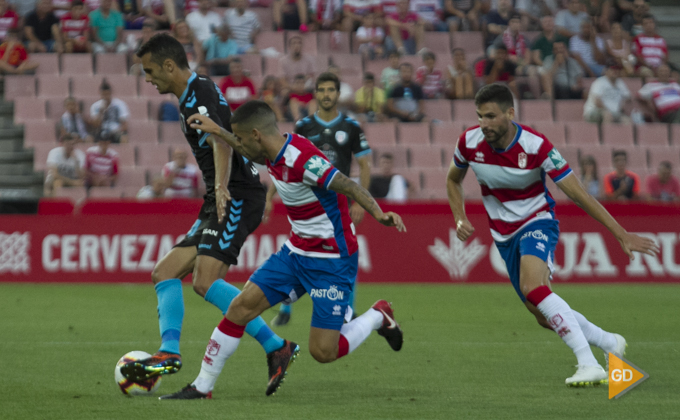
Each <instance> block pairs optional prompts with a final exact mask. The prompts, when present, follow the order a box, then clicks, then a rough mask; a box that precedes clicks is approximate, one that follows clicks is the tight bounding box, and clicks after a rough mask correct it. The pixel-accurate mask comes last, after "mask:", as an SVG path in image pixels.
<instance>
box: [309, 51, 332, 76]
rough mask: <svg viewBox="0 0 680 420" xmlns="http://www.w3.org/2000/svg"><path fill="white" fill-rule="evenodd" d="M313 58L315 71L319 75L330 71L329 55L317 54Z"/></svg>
mask: <svg viewBox="0 0 680 420" xmlns="http://www.w3.org/2000/svg"><path fill="white" fill-rule="evenodd" d="M313 58H314V70H316V74H317V75H319V74H320V73H323V72H325V71H327V70H328V64H329V63H330V55H329V54H316V55H314V56H313Z"/></svg>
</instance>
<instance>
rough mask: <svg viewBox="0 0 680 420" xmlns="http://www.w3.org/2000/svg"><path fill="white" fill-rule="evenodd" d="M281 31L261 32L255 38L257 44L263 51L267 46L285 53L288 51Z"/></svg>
mask: <svg viewBox="0 0 680 420" xmlns="http://www.w3.org/2000/svg"><path fill="white" fill-rule="evenodd" d="M282 35H283V34H282V33H281V32H265V31H263V32H260V33H259V34H258V35H257V39H255V46H256V47H257V49H258V50H260V51H262V50H264V49H265V48H274V49H275V50H276V51H278V52H280V53H281V54H284V53H285V52H286V47H285V40H284V37H283V36H282Z"/></svg>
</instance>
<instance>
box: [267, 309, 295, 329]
mask: <svg viewBox="0 0 680 420" xmlns="http://www.w3.org/2000/svg"><path fill="white" fill-rule="evenodd" d="M288 321H290V313H288V312H279V313H278V314H276V316H275V317H274V319H272V320H271V322H270V323H269V324H270V325H271V326H272V327H282V326H284V325H286V324H288Z"/></svg>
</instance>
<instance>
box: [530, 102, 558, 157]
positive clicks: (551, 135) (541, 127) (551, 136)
mask: <svg viewBox="0 0 680 420" xmlns="http://www.w3.org/2000/svg"><path fill="white" fill-rule="evenodd" d="M523 102H527V101H523ZM531 126H532V127H533V128H534V129H535V130H536V131H538V132H539V133H541V134H543V135H544V136H546V137H547V138H548V140H549V141H550V143H552V144H553V145H554V146H563V145H565V144H567V142H566V137H565V131H564V123H561V122H556V123H553V122H547V121H544V122H536V123H533V124H531Z"/></svg>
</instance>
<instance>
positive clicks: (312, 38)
mask: <svg viewBox="0 0 680 420" xmlns="http://www.w3.org/2000/svg"><path fill="white" fill-rule="evenodd" d="M277 33H278V34H279V36H280V34H281V32H277ZM285 34H286V53H287V52H288V41H290V39H291V38H293V37H296V36H299V37H300V38H302V52H303V53H305V54H310V55H316V54H317V52H318V48H317V45H316V33H315V32H307V33H301V32H298V31H285ZM259 37H260V35H258V38H259ZM324 52H325V51H324Z"/></svg>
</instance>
